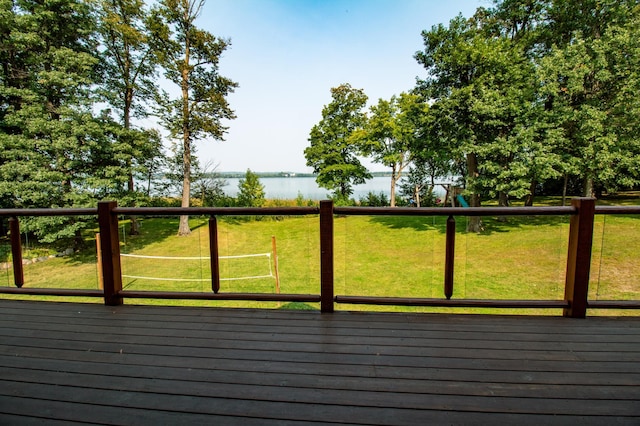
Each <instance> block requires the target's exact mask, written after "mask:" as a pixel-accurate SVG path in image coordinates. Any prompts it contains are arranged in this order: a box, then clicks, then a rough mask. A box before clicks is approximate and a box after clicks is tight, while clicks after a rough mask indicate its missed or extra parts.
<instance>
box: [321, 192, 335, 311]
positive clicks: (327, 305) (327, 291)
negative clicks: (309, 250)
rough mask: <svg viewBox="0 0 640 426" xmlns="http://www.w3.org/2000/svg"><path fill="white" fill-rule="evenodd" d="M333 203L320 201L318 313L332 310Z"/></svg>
mask: <svg viewBox="0 0 640 426" xmlns="http://www.w3.org/2000/svg"><path fill="white" fill-rule="evenodd" d="M333 303H334V289H333V201H331V200H323V201H320V312H323V313H329V312H333V309H334V304H333Z"/></svg>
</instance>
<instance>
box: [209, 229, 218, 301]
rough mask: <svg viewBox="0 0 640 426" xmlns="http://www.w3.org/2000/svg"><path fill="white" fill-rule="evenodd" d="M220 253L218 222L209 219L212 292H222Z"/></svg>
mask: <svg viewBox="0 0 640 426" xmlns="http://www.w3.org/2000/svg"><path fill="white" fill-rule="evenodd" d="M219 254H220V253H219V252H218V221H217V220H216V217H215V216H211V217H210V218H209V259H210V260H209V262H210V265H211V290H213V292H214V293H218V292H219V291H220V261H219Z"/></svg>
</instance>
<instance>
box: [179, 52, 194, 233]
mask: <svg viewBox="0 0 640 426" xmlns="http://www.w3.org/2000/svg"><path fill="white" fill-rule="evenodd" d="M181 89H182V173H183V178H182V204H181V206H182V207H189V205H190V201H191V200H190V197H191V140H190V133H189V45H188V44H187V46H186V49H185V58H184V66H183V68H182V85H181ZM189 234H191V228H189V216H186V215H183V216H180V226H179V228H178V235H189Z"/></svg>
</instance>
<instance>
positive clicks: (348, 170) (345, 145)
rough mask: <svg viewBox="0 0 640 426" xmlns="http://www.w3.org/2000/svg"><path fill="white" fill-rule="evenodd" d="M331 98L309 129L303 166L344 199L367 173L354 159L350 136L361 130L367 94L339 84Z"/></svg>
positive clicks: (356, 148) (358, 148)
mask: <svg viewBox="0 0 640 426" xmlns="http://www.w3.org/2000/svg"><path fill="white" fill-rule="evenodd" d="M331 97H332V101H331V102H330V103H329V104H328V105H325V106H324V108H323V109H322V120H320V122H319V123H318V124H316V125H315V126H313V128H312V129H311V132H310V135H309V142H310V146H308V147H307V148H306V149H305V150H304V155H305V158H306V159H307V166H309V167H313V172H314V173H317V174H318V177H317V178H316V182H318V185H319V186H320V187H322V188H327V189H329V190H332V191H334V196H336V197H337V198H338V199H340V200H346V199H348V198H349V196H350V195H351V194H353V189H352V185H359V184H362V183H364V182H365V181H366V179H369V178H371V174H370V173H369V171H368V170H367V169H366V167H364V166H363V165H362V164H361V163H360V160H359V159H358V154H359V153H360V151H361V146H360V144H359V143H358V140H357V139H356V138H354V137H353V134H354V132H355V131H356V130H358V129H362V128H363V126H364V124H365V121H366V115H365V114H364V112H363V111H362V109H363V108H364V106H365V105H366V102H367V96H366V95H365V94H364V91H363V90H361V89H354V88H352V87H351V85H349V84H342V85H340V86H338V87H334V88H332V89H331Z"/></svg>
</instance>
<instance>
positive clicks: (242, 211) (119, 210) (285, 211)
mask: <svg viewBox="0 0 640 426" xmlns="http://www.w3.org/2000/svg"><path fill="white" fill-rule="evenodd" d="M113 212H114V213H115V214H119V215H132V214H133V215H137V216H138V215H139V216H154V215H155V216H183V215H187V216H198V215H206V216H211V215H216V216H304V215H314V214H320V208H319V207H116V208H115V209H113Z"/></svg>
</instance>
